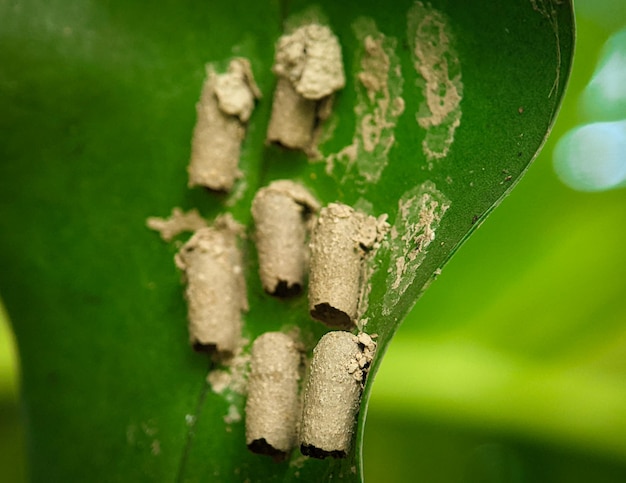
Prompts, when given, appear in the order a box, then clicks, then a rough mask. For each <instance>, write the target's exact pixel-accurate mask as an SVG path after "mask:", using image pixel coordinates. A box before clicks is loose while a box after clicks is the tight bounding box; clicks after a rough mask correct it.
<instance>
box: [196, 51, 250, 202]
mask: <svg viewBox="0 0 626 483" xmlns="http://www.w3.org/2000/svg"><path fill="white" fill-rule="evenodd" d="M260 97H261V92H260V91H259V88H258V87H257V85H256V83H255V81H254V78H253V76H252V70H251V68H250V62H249V61H248V60H246V59H243V58H236V59H233V60H232V61H231V62H230V64H229V66H228V72H226V73H225V74H217V73H216V72H215V68H214V67H213V66H212V65H211V64H208V65H207V77H206V80H205V81H204V85H203V87H202V94H201V96H200V101H199V102H198V103H197V104H196V111H197V121H196V126H195V128H194V132H193V139H192V142H191V161H190V163H189V167H188V171H189V187H193V186H204V187H206V188H209V189H212V190H216V191H229V190H230V189H231V188H232V187H233V184H234V183H235V180H236V179H238V178H240V177H241V171H239V167H238V166H239V157H240V154H241V142H242V141H243V139H244V137H245V133H246V124H247V122H248V119H249V118H250V115H251V114H252V110H253V109H254V102H255V100H256V99H258V98H260Z"/></svg>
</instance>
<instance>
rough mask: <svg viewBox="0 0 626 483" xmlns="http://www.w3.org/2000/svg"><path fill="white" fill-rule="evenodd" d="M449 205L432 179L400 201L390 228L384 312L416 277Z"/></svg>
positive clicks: (388, 310) (397, 299)
mask: <svg viewBox="0 0 626 483" xmlns="http://www.w3.org/2000/svg"><path fill="white" fill-rule="evenodd" d="M448 208H450V201H449V200H448V199H447V198H446V196H445V195H444V194H443V193H441V192H440V191H438V190H437V187H436V186H435V184H434V183H432V182H431V181H426V182H425V183H423V184H421V185H419V186H416V187H415V188H413V189H412V190H409V191H407V192H406V193H404V195H402V197H401V198H400V200H399V201H398V214H397V215H396V220H395V223H394V225H393V227H392V228H391V258H390V260H391V261H390V264H391V266H390V267H389V273H388V276H387V293H386V294H385V298H384V303H383V315H389V314H390V313H391V310H392V309H393V307H394V306H395V305H396V304H397V303H398V301H399V300H400V297H402V295H403V294H404V292H405V291H406V289H407V288H408V287H409V286H410V285H411V284H412V283H413V280H415V277H416V276H417V273H418V270H419V267H420V265H421V264H422V262H423V261H424V258H425V257H426V254H427V252H428V247H429V245H430V244H431V243H432V242H433V241H434V240H435V238H436V231H437V229H438V228H439V224H440V222H441V219H442V218H443V216H444V215H445V213H446V211H447V210H448Z"/></svg>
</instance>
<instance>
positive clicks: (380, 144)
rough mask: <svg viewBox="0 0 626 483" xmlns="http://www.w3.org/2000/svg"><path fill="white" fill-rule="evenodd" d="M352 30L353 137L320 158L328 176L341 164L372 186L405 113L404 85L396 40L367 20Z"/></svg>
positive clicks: (348, 171) (377, 177)
mask: <svg viewBox="0 0 626 483" xmlns="http://www.w3.org/2000/svg"><path fill="white" fill-rule="evenodd" d="M352 27H353V31H354V33H355V35H356V37H357V39H358V40H359V43H360V45H361V49H360V50H359V51H358V52H357V56H356V63H357V65H358V66H359V71H358V73H357V75H356V79H355V90H356V96H357V101H356V104H355V106H354V113H355V117H356V127H355V133H354V136H353V139H352V143H351V144H350V145H348V146H346V147H345V148H343V149H342V150H341V151H339V152H338V153H335V154H330V155H327V156H323V157H324V160H325V161H326V171H327V172H328V174H332V172H333V170H334V167H335V164H337V163H341V164H343V165H345V171H346V175H347V174H348V173H350V172H351V171H352V170H356V171H357V173H358V176H360V178H361V180H362V181H363V182H365V183H375V182H377V181H378V180H379V179H380V176H381V174H382V172H383V170H384V169H385V167H386V166H387V164H388V162H389V151H390V149H391V147H392V146H393V144H394V143H395V136H394V130H395V127H396V124H397V122H398V118H399V116H400V115H401V114H402V112H403V111H404V99H403V98H402V87H403V83H404V81H403V78H402V71H401V67H400V60H399V58H398V56H397V54H396V52H395V50H396V47H397V41H396V39H395V38H393V37H387V36H385V35H383V34H382V33H381V32H380V31H379V30H378V28H377V26H376V23H375V22H374V21H373V20H372V19H369V18H360V19H358V20H357V21H356V22H354V24H353V26H352ZM344 179H345V176H344Z"/></svg>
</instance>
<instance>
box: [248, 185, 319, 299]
mask: <svg viewBox="0 0 626 483" xmlns="http://www.w3.org/2000/svg"><path fill="white" fill-rule="evenodd" d="M318 210H319V203H318V201H317V200H316V199H315V198H314V197H313V196H312V195H311V194H310V193H309V192H308V191H307V190H306V189H305V188H304V187H302V186H301V185H299V184H296V183H294V182H292V181H287V180H281V181H275V182H273V183H271V184H270V185H269V186H267V187H265V188H262V189H260V190H259V191H258V192H257V194H256V196H255V197H254V200H253V202H252V216H253V217H254V223H255V225H256V246H257V250H258V254H259V275H260V277H261V282H262V283H263V288H264V289H265V291H267V292H268V293H270V294H273V295H277V296H291V295H295V294H297V293H299V292H300V290H301V289H302V286H303V284H304V273H305V271H306V268H307V265H308V246H307V238H308V231H309V230H308V227H309V225H310V220H311V219H312V218H313V217H314V215H315V213H316V212H317V211H318Z"/></svg>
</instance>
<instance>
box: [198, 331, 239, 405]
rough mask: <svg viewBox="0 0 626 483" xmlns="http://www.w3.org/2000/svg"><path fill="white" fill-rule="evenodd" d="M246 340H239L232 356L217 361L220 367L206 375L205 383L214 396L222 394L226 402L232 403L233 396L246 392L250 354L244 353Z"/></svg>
mask: <svg viewBox="0 0 626 483" xmlns="http://www.w3.org/2000/svg"><path fill="white" fill-rule="evenodd" d="M248 342H249V341H248V340H247V339H241V340H240V343H239V345H238V346H237V348H236V349H235V350H234V352H233V354H232V355H227V356H225V357H221V358H220V359H219V361H218V362H219V364H220V367H218V368H215V369H213V370H212V371H210V372H209V374H208V375H207V378H206V380H207V382H208V383H209V385H210V386H211V390H212V391H213V392H214V393H215V394H223V395H225V396H226V400H228V401H229V402H233V400H234V399H233V397H234V396H244V395H246V394H247V392H248V372H249V365H250V354H249V353H248V352H246V351H245V346H246V345H247V344H248Z"/></svg>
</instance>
